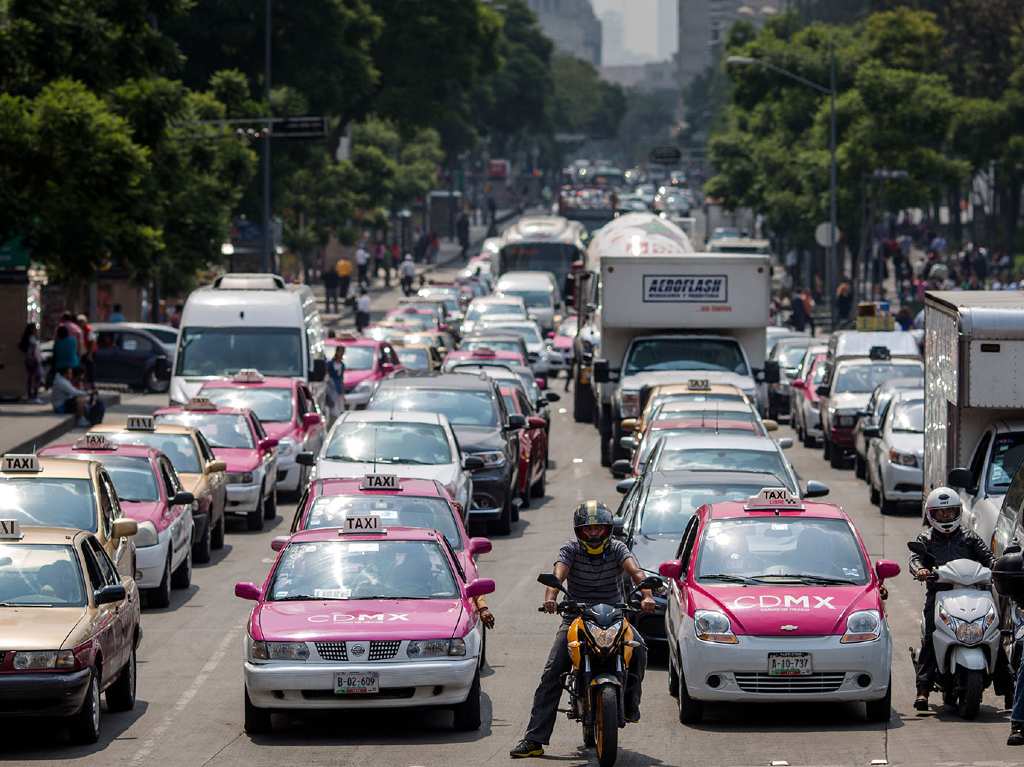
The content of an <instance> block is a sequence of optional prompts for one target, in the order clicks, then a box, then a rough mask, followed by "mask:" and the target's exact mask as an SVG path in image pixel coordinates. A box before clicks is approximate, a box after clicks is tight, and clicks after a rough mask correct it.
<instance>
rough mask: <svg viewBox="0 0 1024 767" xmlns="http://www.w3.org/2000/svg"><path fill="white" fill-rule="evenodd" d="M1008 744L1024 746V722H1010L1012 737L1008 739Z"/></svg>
mask: <svg viewBox="0 0 1024 767" xmlns="http://www.w3.org/2000/svg"><path fill="white" fill-rule="evenodd" d="M1006 745H1008V746H1024V722H1010V737H1008V738H1007V739H1006Z"/></svg>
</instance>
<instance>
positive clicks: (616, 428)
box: [587, 213, 778, 465]
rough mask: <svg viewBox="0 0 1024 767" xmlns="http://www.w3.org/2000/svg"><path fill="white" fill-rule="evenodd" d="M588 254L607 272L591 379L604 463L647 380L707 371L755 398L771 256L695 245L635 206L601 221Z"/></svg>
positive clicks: (761, 376)
mask: <svg viewBox="0 0 1024 767" xmlns="http://www.w3.org/2000/svg"><path fill="white" fill-rule="evenodd" d="M587 257H588V261H589V262H590V265H592V266H596V267H598V269H599V274H600V296H599V306H598V307H597V311H596V325H597V329H598V332H599V338H600V342H599V344H600V345H599V348H598V349H596V350H595V352H594V366H593V382H594V383H593V386H594V401H595V405H596V406H597V408H598V411H597V415H598V419H597V420H598V427H599V430H600V432H601V459H602V463H603V464H605V465H611V463H612V462H614V461H615V460H617V459H619V458H625V457H626V453H625V451H624V449H623V448H622V447H621V445H620V437H621V436H622V434H621V430H620V429H621V427H620V423H621V420H622V419H623V418H634V417H636V416H637V415H639V412H640V408H641V400H642V399H643V398H644V390H645V389H646V388H648V387H652V386H657V385H659V384H666V383H680V382H685V381H687V380H690V379H693V378H701V379H706V380H708V381H709V382H711V383H728V384H733V385H735V386H737V387H738V388H740V389H742V390H743V391H744V392H746V393H747V394H748V395H750V397H751V399H755V398H757V397H758V389H759V388H760V387H758V386H757V384H758V383H759V382H760V381H763V380H766V372H765V370H764V368H765V352H766V328H767V326H768V323H769V304H770V291H771V265H770V261H769V257H768V256H766V255H757V254H722V253H694V252H693V251H692V248H691V247H690V244H689V240H688V239H687V237H686V235H685V234H684V233H683V232H682V231H681V230H680V229H679V228H678V227H676V226H675V225H673V224H671V223H670V222H667V221H665V220H664V219H660V218H658V217H657V216H652V215H650V214H644V213H637V214H630V215H627V216H622V217H620V218H618V219H616V220H615V221H614V222H613V223H611V224H609V225H608V226H606V227H604V229H602V230H601V232H600V233H599V234H598V236H597V237H596V238H595V239H594V242H593V243H592V244H591V247H590V249H589V250H588V254H587ZM777 376H778V371H777V369H776V370H775V371H774V372H773V373H772V374H769V375H767V378H768V379H772V380H778V377H777Z"/></svg>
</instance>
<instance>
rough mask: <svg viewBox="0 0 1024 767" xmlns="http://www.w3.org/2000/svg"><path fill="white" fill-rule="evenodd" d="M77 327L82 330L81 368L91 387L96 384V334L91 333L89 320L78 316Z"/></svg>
mask: <svg viewBox="0 0 1024 767" xmlns="http://www.w3.org/2000/svg"><path fill="white" fill-rule="evenodd" d="M75 322H76V323H77V324H78V327H80V328H81V329H82V339H83V344H82V346H83V351H82V352H80V356H81V367H82V370H83V372H84V373H85V380H86V382H87V383H88V384H89V385H90V386H93V385H94V384H95V383H96V334H95V333H93V331H92V325H90V324H89V318H88V317H86V316H85V315H84V314H79V315H78V316H77V317H76V318H75Z"/></svg>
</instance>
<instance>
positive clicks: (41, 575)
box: [0, 514, 85, 607]
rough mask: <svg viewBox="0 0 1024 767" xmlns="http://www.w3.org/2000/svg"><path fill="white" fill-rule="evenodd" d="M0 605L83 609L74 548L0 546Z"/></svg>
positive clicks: (28, 545) (34, 544)
mask: <svg viewBox="0 0 1024 767" xmlns="http://www.w3.org/2000/svg"><path fill="white" fill-rule="evenodd" d="M5 516H6V514H5ZM0 606H3V607H33V606H37V607H50V606H53V607H84V606H85V588H84V583H83V582H82V568H81V567H80V566H79V564H78V557H77V556H75V552H74V549H72V548H71V547H70V546H65V545H62V544H52V545H51V544H41V543H28V544H26V543H19V544H10V543H3V544H0Z"/></svg>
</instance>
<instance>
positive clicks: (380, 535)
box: [235, 515, 494, 733]
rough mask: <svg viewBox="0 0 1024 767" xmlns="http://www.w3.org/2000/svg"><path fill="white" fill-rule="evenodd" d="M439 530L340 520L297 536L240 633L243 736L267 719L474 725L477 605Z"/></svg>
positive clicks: (480, 587) (485, 588)
mask: <svg viewBox="0 0 1024 767" xmlns="http://www.w3.org/2000/svg"><path fill="white" fill-rule="evenodd" d="M492 591H494V581H492V580H487V579H476V580H472V581H467V579H466V576H465V574H464V571H463V569H462V567H461V566H460V565H459V563H458V560H457V558H456V557H455V556H454V555H453V552H452V549H451V547H450V546H449V545H448V543H447V542H446V541H445V538H444V536H443V535H442V534H441V533H439V532H437V531H436V530H424V529H413V528H404V527H391V528H385V527H384V525H383V521H382V519H381V517H379V516H375V515H366V516H359V517H347V518H346V519H345V526H344V527H341V528H323V529H314V530H304V531H302V532H299V533H296V534H295V535H293V536H292V537H291V538H290V539H289V541H288V543H287V544H286V545H284V546H283V547H282V548H281V550H280V552H279V553H278V556H277V559H276V561H275V562H274V565H273V566H272V568H271V570H270V573H269V575H268V576H267V579H266V581H264V583H263V585H262V586H257V585H256V584H254V583H238V584H236V585H235V595H236V596H238V597H241V598H242V599H251V600H255V601H256V605H255V607H253V609H252V613H251V614H250V616H249V620H248V623H247V626H246V631H245V650H244V654H245V661H244V677H245V690H244V704H245V729H246V732H249V733H257V732H267V731H269V730H270V728H271V721H270V715H271V712H273V711H289V710H310V709H366V708H406V707H424V706H429V707H444V708H449V709H451V710H452V711H453V712H454V724H455V727H456V729H459V730H475V729H477V728H479V726H480V666H481V659H480V652H481V645H482V633H483V631H482V629H483V627H482V623H481V621H480V619H479V617H478V615H477V612H476V610H475V609H474V606H473V599H474V598H475V597H479V596H482V595H484V594H489V593H491V592H492Z"/></svg>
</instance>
